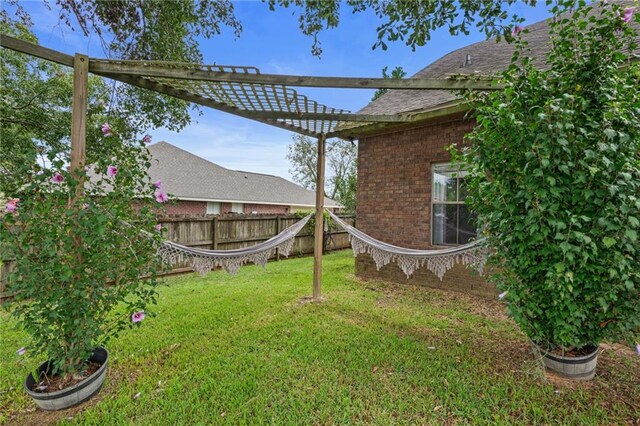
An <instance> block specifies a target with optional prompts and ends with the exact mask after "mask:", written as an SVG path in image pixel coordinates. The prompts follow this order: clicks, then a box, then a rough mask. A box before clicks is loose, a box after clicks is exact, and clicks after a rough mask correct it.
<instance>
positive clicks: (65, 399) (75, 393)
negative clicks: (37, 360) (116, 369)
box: [24, 348, 109, 410]
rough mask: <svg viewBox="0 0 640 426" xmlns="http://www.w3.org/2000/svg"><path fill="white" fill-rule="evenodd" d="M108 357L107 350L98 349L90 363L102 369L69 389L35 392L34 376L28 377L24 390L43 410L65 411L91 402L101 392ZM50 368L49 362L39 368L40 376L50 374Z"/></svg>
mask: <svg viewBox="0 0 640 426" xmlns="http://www.w3.org/2000/svg"><path fill="white" fill-rule="evenodd" d="M108 357H109V353H108V352H107V350H106V349H105V348H97V349H96V350H95V351H94V352H93V354H92V355H91V357H90V358H89V361H93V362H96V363H99V364H101V365H100V368H99V369H98V370H97V371H96V372H94V373H93V374H91V375H90V376H89V377H87V378H85V379H84V380H82V381H81V382H78V383H77V384H75V385H73V386H70V387H68V388H64V389H61V390H59V391H56V392H35V391H33V390H32V389H33V388H34V386H35V385H36V381H35V379H34V378H33V375H32V374H29V375H28V376H27V379H26V380H25V382H24V388H25V390H26V391H27V393H28V394H29V396H30V397H31V398H32V399H33V400H34V401H35V402H36V404H37V405H38V407H40V408H42V409H43V410H63V409H65V408H69V407H73V406H74V405H78V404H81V403H83V402H85V401H87V400H89V399H90V398H91V397H92V396H94V395H95V394H97V393H98V392H99V391H100V388H102V383H103V382H104V378H105V377H106V375H107V358H108ZM50 368H51V367H50V365H49V361H47V362H45V363H43V364H42V365H41V366H40V367H39V368H38V374H39V375H40V376H44V375H45V374H48V372H49V371H50Z"/></svg>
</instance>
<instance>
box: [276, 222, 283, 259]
mask: <svg viewBox="0 0 640 426" xmlns="http://www.w3.org/2000/svg"><path fill="white" fill-rule="evenodd" d="M281 232H282V217H280V215H278V216H277V217H276V235H278V234H279V233H281ZM279 260H280V249H278V248H276V261H279Z"/></svg>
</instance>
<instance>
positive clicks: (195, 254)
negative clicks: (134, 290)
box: [158, 214, 311, 276]
mask: <svg viewBox="0 0 640 426" xmlns="http://www.w3.org/2000/svg"><path fill="white" fill-rule="evenodd" d="M310 217H311V214H309V215H308V216H306V217H304V218H302V219H301V220H300V221H298V222H296V223H294V224H293V225H291V226H290V227H288V228H286V229H285V230H284V231H282V232H281V233H279V234H278V235H276V236H275V237H272V238H270V239H268V240H267V241H265V242H263V243H260V244H256V245H254V246H251V247H246V248H240V249H234V250H205V249H197V248H192V247H187V246H183V245H182V244H178V243H174V242H173V241H164V242H163V243H162V245H161V246H160V248H159V249H158V254H159V256H160V257H161V259H162V260H163V261H164V262H166V263H168V264H169V265H172V266H175V265H178V264H181V263H188V264H189V265H190V266H191V268H192V269H193V270H194V271H196V272H199V273H200V274H201V275H203V276H204V275H206V274H207V272H209V271H211V270H212V269H213V268H215V267H217V266H220V267H222V268H223V269H224V270H225V271H227V272H230V273H231V274H235V273H236V272H238V270H239V269H240V267H241V266H242V265H244V264H245V263H247V262H252V263H255V264H256V265H261V266H262V267H264V266H265V265H266V264H267V260H269V257H271V255H272V254H273V253H275V251H276V249H277V250H278V253H280V254H281V255H283V256H285V257H286V256H289V253H290V252H291V249H292V248H293V244H294V242H295V237H296V234H297V233H298V232H300V230H301V229H302V228H303V227H304V226H305V225H306V224H307V222H308V221H309V218H310Z"/></svg>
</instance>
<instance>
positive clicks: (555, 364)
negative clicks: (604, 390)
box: [538, 346, 600, 380]
mask: <svg viewBox="0 0 640 426" xmlns="http://www.w3.org/2000/svg"><path fill="white" fill-rule="evenodd" d="M538 351H539V353H540V355H541V356H542V362H543V363H544V366H545V367H546V368H547V370H550V371H553V372H554V373H556V374H557V375H559V376H562V377H564V378H567V379H571V380H591V379H593V377H594V376H595V375H596V367H597V365H598V355H599V354H600V348H599V347H597V346H594V347H593V351H592V352H591V353H589V354H587V355H584V356H577V357H570V356H561V355H556V354H552V353H549V352H546V351H544V350H543V349H541V348H538Z"/></svg>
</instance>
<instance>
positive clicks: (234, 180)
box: [148, 142, 340, 207]
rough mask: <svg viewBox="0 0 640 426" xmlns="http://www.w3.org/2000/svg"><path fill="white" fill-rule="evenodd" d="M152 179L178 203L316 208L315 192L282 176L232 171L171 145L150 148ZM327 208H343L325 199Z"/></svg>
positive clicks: (157, 145) (161, 144) (163, 143)
mask: <svg viewBox="0 0 640 426" xmlns="http://www.w3.org/2000/svg"><path fill="white" fill-rule="evenodd" d="M148 148H149V151H150V152H151V156H152V158H153V161H152V164H151V167H150V169H149V175H150V176H151V178H152V179H153V180H154V181H155V180H162V182H163V184H164V188H165V189H166V191H167V192H168V193H170V194H172V195H174V196H175V197H176V198H178V199H192V200H194V199H195V200H206V201H225V202H241V203H258V204H280V205H296V206H309V207H312V206H314V205H315V192H313V191H310V190H308V189H305V188H303V187H301V186H299V185H296V184H295V183H293V182H290V181H288V180H286V179H283V178H281V177H278V176H272V175H265V174H260V173H251V172H242V171H237V170H229V169H225V168H224V167H221V166H219V165H217V164H214V163H212V162H210V161H207V160H205V159H204V158H201V157H198V156H197V155H194V154H191V153H190V152H187V151H185V150H183V149H180V148H178V147H176V146H174V145H171V144H170V143H168V142H158V143H155V144H153V145H149V146H148ZM324 204H325V206H326V207H340V205H339V204H338V203H337V202H335V201H333V200H331V199H329V198H326V197H325V199H324Z"/></svg>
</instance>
